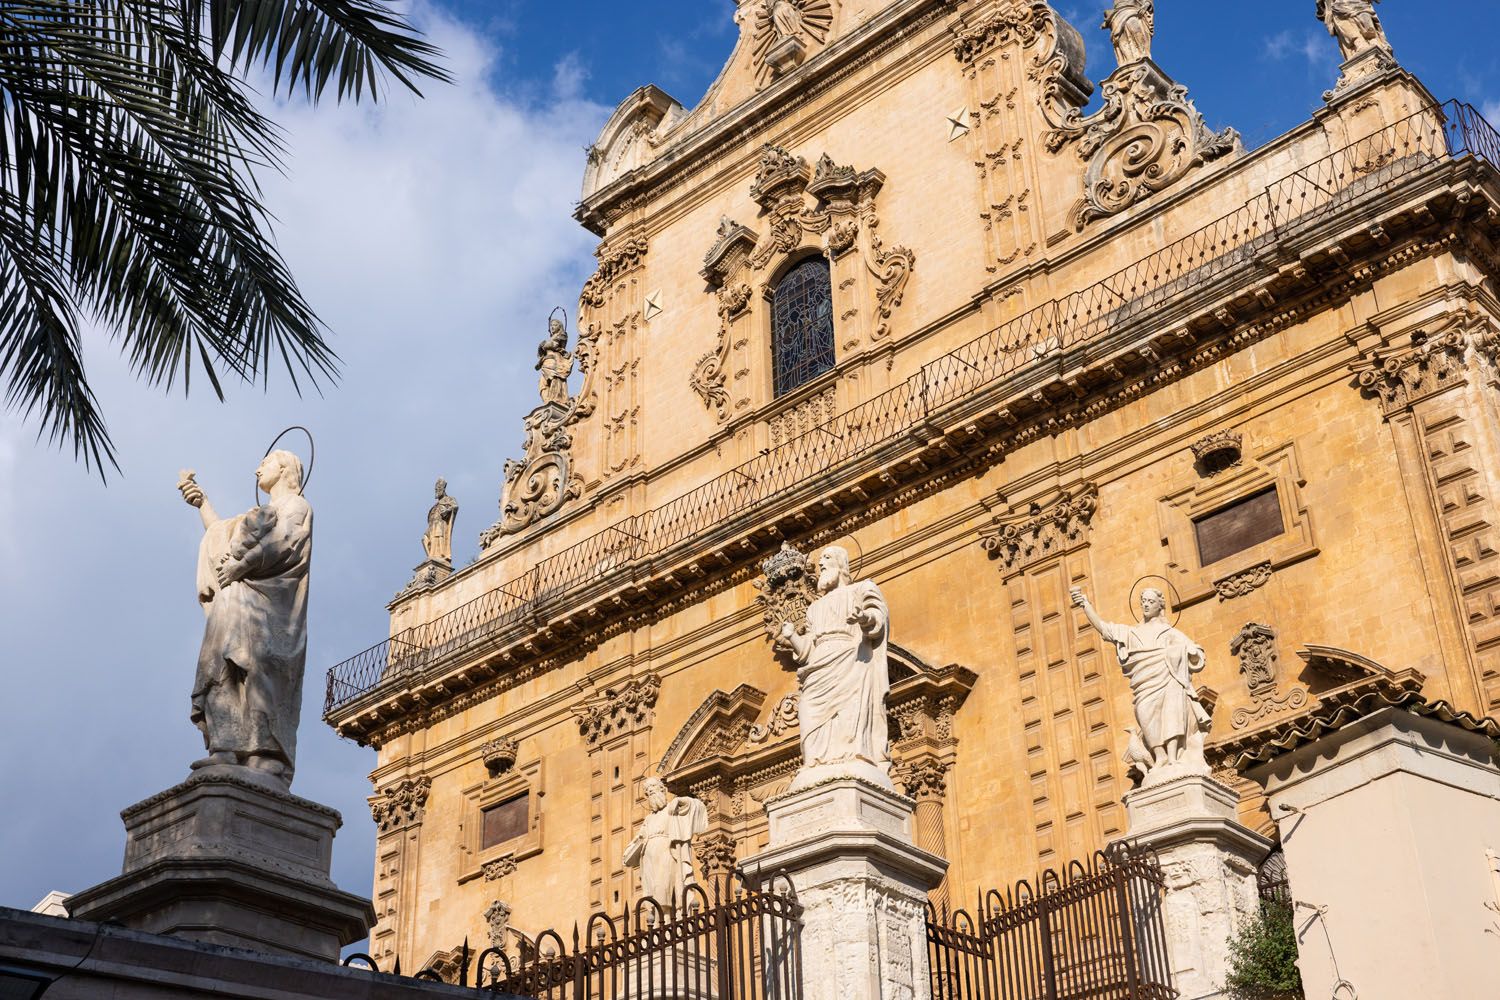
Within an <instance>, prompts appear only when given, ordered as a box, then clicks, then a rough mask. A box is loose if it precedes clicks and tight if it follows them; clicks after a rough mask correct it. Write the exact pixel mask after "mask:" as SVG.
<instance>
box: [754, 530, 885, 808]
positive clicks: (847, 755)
mask: <svg viewBox="0 0 1500 1000" xmlns="http://www.w3.org/2000/svg"><path fill="white" fill-rule="evenodd" d="M818 593H819V594H820V595H821V596H819V597H818V599H817V600H815V601H813V602H812V604H811V605H809V606H808V609H807V630H806V631H805V632H799V631H798V630H797V628H796V626H794V625H793V624H792V623H791V622H787V623H785V624H783V625H782V627H781V633H780V635H779V637H778V639H779V641H780V642H781V643H783V644H784V645H786V646H788V647H790V648H791V651H792V658H793V659H794V660H795V661H796V663H797V682H798V684H799V685H800V687H801V695H800V697H799V699H798V702H797V723H798V726H799V728H800V729H801V740H802V768H803V770H802V771H800V772H798V775H799V778H800V777H802V776H804V775H806V774H807V772H808V769H809V768H814V767H818V766H820V765H824V764H841V763H860V762H862V763H864V764H868V765H870V767H871V768H873V769H874V771H875V772H876V773H877V774H879V775H882V776H885V775H887V774H888V772H889V769H890V757H889V755H888V753H887V749H888V744H887V741H888V737H887V730H886V714H885V698H886V695H887V693H889V691H890V673H889V669H890V668H889V666H888V664H887V662H886V640H887V632H888V629H889V625H890V613H889V610H888V609H887V607H886V603H885V596H884V595H883V594H881V592H880V588H879V587H877V586H876V585H875V584H874V582H873V581H870V580H861V581H859V582H858V583H855V582H854V581H853V579H852V575H851V573H850V571H849V553H848V552H846V551H845V550H844V549H842V548H839V547H838V546H836V545H832V546H829V547H828V548H826V549H824V550H823V554H822V555H821V556H819V557H818ZM887 780H889V779H888V778H887ZM798 784H799V782H798V781H796V780H794V781H793V788H796V787H797V786H798Z"/></svg>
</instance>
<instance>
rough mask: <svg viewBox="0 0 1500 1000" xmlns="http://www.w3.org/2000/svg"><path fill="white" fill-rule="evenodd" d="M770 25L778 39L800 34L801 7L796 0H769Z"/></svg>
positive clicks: (794, 36)
mask: <svg viewBox="0 0 1500 1000" xmlns="http://www.w3.org/2000/svg"><path fill="white" fill-rule="evenodd" d="M771 27H772V28H774V29H775V31H776V37H777V38H778V39H781V38H796V37H797V36H798V35H800V34H802V8H801V6H799V5H798V3H797V2H796V0H771Z"/></svg>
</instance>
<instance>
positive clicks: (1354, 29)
mask: <svg viewBox="0 0 1500 1000" xmlns="http://www.w3.org/2000/svg"><path fill="white" fill-rule="evenodd" d="M1379 2H1380V0H1318V20H1320V21H1322V22H1323V23H1324V24H1325V25H1326V26H1327V27H1328V33H1329V34H1330V35H1332V36H1333V37H1334V39H1335V40H1337V42H1338V43H1339V50H1340V51H1341V52H1342V53H1343V55H1344V62H1348V61H1349V60H1351V59H1353V58H1354V57H1355V56H1357V55H1359V54H1360V53H1362V52H1364V51H1365V50H1367V49H1372V48H1374V49H1384V50H1385V51H1386V52H1389V51H1391V43H1390V42H1389V41H1388V40H1387V39H1386V37H1385V28H1384V27H1383V26H1382V25H1381V23H1380V15H1379V14H1376V13H1375V4H1377V3H1379Z"/></svg>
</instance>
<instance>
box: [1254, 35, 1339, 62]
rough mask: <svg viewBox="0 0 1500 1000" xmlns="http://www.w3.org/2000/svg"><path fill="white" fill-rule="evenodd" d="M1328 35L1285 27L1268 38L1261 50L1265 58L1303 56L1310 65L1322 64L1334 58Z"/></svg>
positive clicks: (1276, 58)
mask: <svg viewBox="0 0 1500 1000" xmlns="http://www.w3.org/2000/svg"><path fill="white" fill-rule="evenodd" d="M1331 45H1332V43H1331V41H1330V39H1329V38H1328V36H1327V35H1324V34H1320V33H1318V32H1316V31H1293V30H1292V29H1290V28H1285V29H1283V30H1281V31H1278V32H1277V33H1276V34H1274V35H1270V36H1268V37H1267V38H1266V40H1265V42H1264V44H1263V45H1262V48H1261V52H1262V54H1263V55H1264V56H1265V58H1267V59H1270V60H1272V61H1274V62H1280V61H1281V60H1283V59H1288V58H1290V57H1292V56H1301V57H1302V59H1303V61H1304V62H1306V63H1307V64H1308V65H1309V66H1320V65H1322V64H1323V63H1325V62H1328V61H1329V60H1330V59H1331V58H1332V53H1333V49H1332V48H1331Z"/></svg>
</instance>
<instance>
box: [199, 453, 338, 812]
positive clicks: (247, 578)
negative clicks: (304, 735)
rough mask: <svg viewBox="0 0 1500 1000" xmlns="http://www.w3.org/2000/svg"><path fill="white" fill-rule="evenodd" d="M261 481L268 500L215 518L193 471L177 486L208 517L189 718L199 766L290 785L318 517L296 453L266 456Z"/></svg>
mask: <svg viewBox="0 0 1500 1000" xmlns="http://www.w3.org/2000/svg"><path fill="white" fill-rule="evenodd" d="M255 482H256V486H257V488H258V489H260V490H264V491H266V492H267V493H268V494H269V495H270V498H269V499H268V500H267V501H266V503H264V504H262V505H260V506H257V507H252V508H251V509H250V510H248V511H246V512H245V513H243V514H239V515H236V516H234V517H220V516H219V514H218V512H217V511H215V510H214V507H213V504H211V503H209V501H208V498H207V497H206V496H205V495H204V493H203V488H202V487H201V486H199V485H198V482H197V478H196V475H195V474H194V473H193V472H191V471H184V472H183V473H182V476H181V479H180V480H179V481H178V483H177V489H178V490H179V491H180V492H181V493H182V498H183V499H184V500H185V501H187V503H188V504H189V505H190V506H192V507H196V508H197V509H198V514H199V516H200V517H201V518H202V519H203V541H202V542H201V543H200V545H199V547H198V601H199V603H200V604H202V606H203V613H204V616H205V618H206V622H205V624H204V630H203V645H202V648H201V649H200V650H199V653H198V670H197V675H196V677H195V678H194V681H193V695H192V720H193V723H194V725H196V726H197V727H198V728H199V729H200V730H202V732H203V743H204V746H205V747H206V748H207V750H208V756H206V757H204V758H203V759H202V760H199V761H196V762H194V764H193V767H194V769H197V768H204V767H210V766H230V767H243V768H247V769H250V770H252V771H254V772H258V773H260V774H262V775H266V776H269V777H270V778H272V779H275V781H277V782H279V783H280V785H281V786H282V787H287V786H290V785H291V782H292V772H293V770H294V767H295V764H296V757H297V723H298V721H299V716H300V714H301V709H302V675H303V670H304V667H305V665H306V661H307V580H308V567H309V565H310V563H311V560H312V526H313V516H312V507H311V506H309V505H308V502H307V499H306V498H305V497H304V496H303V495H302V462H301V460H300V459H298V458H297V456H296V455H294V454H292V453H291V452H289V451H279V450H278V451H271V452H269V453H268V454H267V455H266V457H265V458H263V459H262V460H261V463H260V466H259V467H258V468H257V469H256V470H255Z"/></svg>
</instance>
